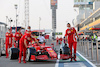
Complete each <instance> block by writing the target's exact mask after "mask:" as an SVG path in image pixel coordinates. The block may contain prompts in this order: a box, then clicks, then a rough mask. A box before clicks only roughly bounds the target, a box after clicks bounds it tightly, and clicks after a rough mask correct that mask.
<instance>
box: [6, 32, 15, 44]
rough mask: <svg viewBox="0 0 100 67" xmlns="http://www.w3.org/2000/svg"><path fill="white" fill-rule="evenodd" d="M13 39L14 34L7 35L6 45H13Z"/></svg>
mask: <svg viewBox="0 0 100 67" xmlns="http://www.w3.org/2000/svg"><path fill="white" fill-rule="evenodd" d="M12 37H13V34H12V33H8V32H7V33H6V42H5V43H6V44H12Z"/></svg>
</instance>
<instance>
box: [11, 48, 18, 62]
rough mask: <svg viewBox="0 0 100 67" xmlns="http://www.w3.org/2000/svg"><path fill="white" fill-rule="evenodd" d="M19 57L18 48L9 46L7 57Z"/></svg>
mask: <svg viewBox="0 0 100 67" xmlns="http://www.w3.org/2000/svg"><path fill="white" fill-rule="evenodd" d="M18 58H19V49H18V48H10V49H9V59H10V60H13V59H18Z"/></svg>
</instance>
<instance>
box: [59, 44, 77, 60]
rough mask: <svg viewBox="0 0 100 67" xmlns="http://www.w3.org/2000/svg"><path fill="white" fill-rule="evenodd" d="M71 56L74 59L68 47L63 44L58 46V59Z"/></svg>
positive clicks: (65, 58)
mask: <svg viewBox="0 0 100 67" xmlns="http://www.w3.org/2000/svg"><path fill="white" fill-rule="evenodd" d="M63 44H64V43H63ZM71 58H72V59H74V58H75V56H74V54H72V56H71V51H70V48H69V47H68V46H67V45H65V44H64V45H63V46H61V47H60V59H62V60H68V59H71Z"/></svg>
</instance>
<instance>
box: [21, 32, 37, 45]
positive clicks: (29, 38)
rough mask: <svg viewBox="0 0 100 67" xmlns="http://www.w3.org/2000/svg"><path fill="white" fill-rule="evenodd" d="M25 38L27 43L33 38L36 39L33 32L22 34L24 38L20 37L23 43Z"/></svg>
mask: <svg viewBox="0 0 100 67" xmlns="http://www.w3.org/2000/svg"><path fill="white" fill-rule="evenodd" d="M24 39H26V42H27V45H28V44H29V42H31V41H32V40H34V41H35V40H36V39H35V38H32V37H31V34H25V35H23V36H22V38H21V39H20V41H21V43H23V45H24Z"/></svg>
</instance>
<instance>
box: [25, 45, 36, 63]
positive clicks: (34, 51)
mask: <svg viewBox="0 0 100 67" xmlns="http://www.w3.org/2000/svg"><path fill="white" fill-rule="evenodd" d="M31 55H36V49H35V48H34V47H32V48H28V49H27V52H26V61H29V62H30V61H31V60H30V58H31Z"/></svg>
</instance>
